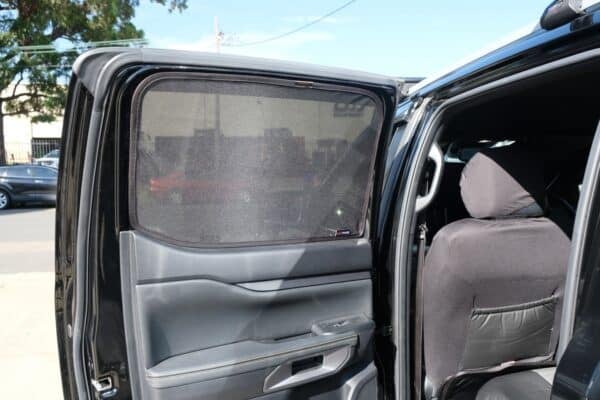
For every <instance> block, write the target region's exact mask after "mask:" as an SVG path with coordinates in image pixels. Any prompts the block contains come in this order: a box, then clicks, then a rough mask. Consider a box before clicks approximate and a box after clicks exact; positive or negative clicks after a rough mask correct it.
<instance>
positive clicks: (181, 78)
mask: <svg viewBox="0 0 600 400" xmlns="http://www.w3.org/2000/svg"><path fill="white" fill-rule="evenodd" d="M100 53H102V51H98V52H95V53H94V54H92V55H90V56H89V58H87V59H84V60H83V61H82V60H80V61H78V63H76V66H75V68H74V70H75V73H76V74H79V75H81V76H79V78H80V79H81V82H83V84H84V85H85V86H86V87H87V88H88V89H90V91H91V94H92V96H94V98H95V100H94V107H93V108H94V110H96V111H98V113H97V114H94V115H95V116H96V117H97V119H98V118H99V119H100V120H96V122H95V123H93V124H90V128H89V129H90V136H89V137H90V140H92V141H91V142H88V143H92V144H94V145H93V146H92V145H90V146H88V149H87V150H86V151H87V152H97V153H96V154H95V155H94V156H90V155H88V154H86V162H85V165H86V166H89V168H90V169H84V172H85V171H87V172H88V173H89V174H90V175H89V176H88V177H87V178H86V180H84V182H87V183H90V186H89V190H90V193H89V194H88V195H89V197H86V196H88V195H85V188H87V186H86V187H82V196H81V202H82V203H81V204H80V206H79V208H80V214H79V215H80V216H82V215H84V214H85V212H84V211H85V210H83V208H82V207H86V205H84V204H83V203H85V202H87V200H86V199H89V200H90V203H91V208H90V209H89V211H90V212H89V214H90V215H91V218H90V219H89V220H88V219H86V218H83V217H80V218H79V222H78V224H79V226H78V233H81V234H82V235H81V236H80V237H81V241H85V240H87V242H85V243H84V244H82V245H81V246H79V245H78V249H81V250H82V253H81V254H85V253H86V252H87V255H88V256H87V258H84V257H80V253H78V258H81V260H86V263H87V264H86V265H85V266H83V265H82V266H78V268H80V267H83V268H88V270H87V271H85V272H84V273H85V274H87V277H86V280H87V282H88V283H89V284H90V287H89V289H88V290H89V292H88V293H86V294H85V295H82V296H78V297H77V301H88V303H84V302H80V303H78V304H79V305H80V306H79V307H81V305H85V304H87V307H88V314H87V316H88V317H87V318H88V319H87V320H86V319H85V318H83V317H82V318H81V319H79V320H76V322H75V324H79V323H80V322H78V321H82V323H83V324H82V325H81V327H79V325H78V326H77V327H76V328H75V332H76V333H78V332H82V333H83V335H81V336H80V335H79V334H77V335H75V336H74V337H75V338H76V339H77V340H80V339H81V342H82V343H83V346H84V347H83V348H84V352H83V355H84V357H88V358H86V360H87V362H88V364H87V365H86V367H85V368H87V369H88V372H89V375H88V376H89V377H90V378H91V380H92V382H93V383H94V388H95V389H96V391H97V393H98V394H99V395H110V396H113V397H117V398H121V396H123V397H122V398H129V397H128V396H129V393H130V392H129V390H131V396H132V397H133V398H144V399H146V398H148V399H174V400H178V399H212V398H215V399H216V398H220V399H225V398H226V399H249V398H264V399H296V398H302V399H305V398H315V399H317V398H319V399H346V398H373V397H375V396H376V391H377V384H376V378H377V368H376V367H375V365H374V362H373V361H374V353H373V337H374V334H375V322H374V321H373V318H374V317H373V291H374V285H373V269H374V268H375V265H374V261H373V260H374V256H373V251H372V241H371V238H370V233H369V230H370V229H371V225H370V224H371V222H370V220H368V219H367V217H366V215H367V214H368V215H371V214H372V213H374V212H375V210H376V208H375V207H376V205H377V202H376V201H375V200H374V199H375V198H376V197H377V196H378V190H379V189H380V188H379V187H378V186H377V184H378V183H379V182H380V179H381V177H382V175H381V176H380V174H381V173H382V172H380V171H379V169H378V167H379V165H380V164H382V160H380V157H382V156H383V155H384V154H385V151H384V150H383V148H382V147H381V146H383V147H385V145H386V144H387V142H388V133H389V127H390V125H391V121H392V115H391V111H392V110H393V109H394V105H395V100H396V97H395V96H396V90H397V89H398V85H397V82H396V81H394V80H392V79H387V78H382V77H374V76H370V75H365V76H362V75H354V74H353V73H349V72H348V71H342V72H339V73H335V72H329V71H327V70H326V69H320V68H314V67H304V66H297V65H293V64H291V65H290V64H287V63H281V64H277V63H274V62H272V61H261V60H252V61H246V60H244V59H243V58H241V59H240V58H237V57H219V56H217V57H214V55H210V57H208V56H200V57H198V56H197V55H192V54H188V53H177V54H174V55H173V57H170V56H169V54H167V53H170V52H167V53H162V52H155V51H145V50H143V51H142V52H139V51H138V50H135V51H133V50H132V51H129V50H126V51H124V52H121V51H116V50H114V49H113V50H110V51H109V50H106V53H103V54H100ZM168 56H169V57H168ZM184 61H185V62H184ZM123 63H125V64H123ZM165 64H168V65H165ZM118 65H121V66H122V67H123V69H119V68H117V66H118ZM99 70H100V71H102V74H101V75H100V78H102V79H100V80H99V81H98V82H96V81H95V79H96V77H95V76H94V77H92V76H87V75H88V71H99ZM266 71H268V72H266ZM105 75H106V76H105ZM108 78H110V79H108ZM90 79H91V81H90ZM156 82H158V83H157V84H156ZM165 82H166V83H165ZM182 82H183V83H182ZM111 85H112V86H111ZM153 85H154V86H153ZM236 85H237V86H236ZM149 87H150V88H151V89H152V90H154V92H153V96H154V97H150V100H149V103H148V104H150V106H151V107H150V106H148V107H149V109H148V110H149V111H148V113H147V114H148V115H150V117H151V118H149V120H148V121H146V122H144V119H143V118H144V114H142V113H141V112H140V111H139V110H138V108H139V107H140V104H142V105H143V104H145V103H144V100H143V99H144V98H143V97H141V95H140V93H142V94H144V93H146V92H144V91H145V90H147V89H148V88H149ZM265 88H266V89H265ZM207 90H213V91H214V94H213V93H212V92H211V93H209V95H206V96H205V95H204V94H203V93H205V91H207ZM318 91H322V93H325V97H319V96H320V94H321V92H318ZM286 92H289V93H291V94H290V95H289V96H286ZM197 93H201V95H198V94H197ZM175 95H177V96H179V97H178V99H179V100H176V101H171V99H170V98H169V96H171V97H173V96H175ZM136 96H137V97H136ZM194 96H195V97H194ZM203 96H204V97H203ZM211 96H212V97H211ZM235 96H238V97H240V98H241V100H239V101H237V100H236V99H235ZM215 99H216V100H215ZM290 99H291V100H290ZM367 100H368V101H367ZM236 101H237V103H236ZM319 101H322V103H323V105H318V107H317V106H311V105H310V104H309V105H308V106H306V104H308V103H310V102H312V103H314V104H316V103H318V102H319ZM190 104H192V105H193V107H192V106H190ZM207 104H208V105H207ZM365 105H367V109H366V110H367V111H366V112H369V113H371V112H372V113H373V114H372V116H371V114H361V113H363V112H364V111H363V110H365ZM278 107H279V109H277V108H278ZM286 107H287V108H286ZM306 107H309V109H310V107H312V109H311V110H313V111H311V112H310V114H307V111H310V110H309V109H307V108H306ZM369 107H370V108H369ZM278 110H279V111H278ZM207 114H208V115H209V117H206V118H204V119H202V115H207ZM173 115H177V117H173ZM322 115H326V116H328V117H326V118H325V119H323V118H322ZM152 118H154V119H152ZM252 118H254V119H252ZM327 118H329V120H328V119H327ZM332 118H333V119H332ZM92 119H93V118H92ZM336 119H339V120H336ZM288 120H291V121H292V122H290V124H291V125H289V128H288V125H286V121H288ZM140 121H141V122H140ZM182 121H183V122H182ZM214 121H220V125H219V124H218V125H217V127H214V126H213V124H215V122H214ZM339 121H343V122H342V123H339V124H338V122H339ZM317 122H319V123H324V124H325V125H323V127H321V125H318V124H317ZM294 124H295V125H294ZM327 124H328V125H327ZM336 124H337V125H336ZM365 128H368V129H365ZM311 132H313V133H311ZM315 132H317V133H315ZM318 132H321V133H318ZM319 135H320V136H319ZM348 135H350V136H348ZM346 136H348V139H346ZM92 137H94V139H91V138H92ZM167 139H168V140H167ZM319 140H320V141H319ZM207 149H208V150H207ZM223 149H224V150H223ZM90 157H92V159H91V160H90ZM94 157H95V158H94ZM336 174H338V175H340V176H341V178H340V179H338V180H332V179H331V177H332V176H334V178H335V175H336ZM240 177H241V178H240ZM336 179H337V178H336ZM248 188H250V189H248ZM352 188H357V189H358V190H359V194H358V195H359V196H361V197H360V198H357V199H355V198H354V197H352V196H356V194H354V192H352V190H350V189H352ZM59 195H60V194H59ZM311 196H312V197H311ZM111 201H114V202H115V204H114V205H115V207H114V208H113V207H111V205H112V204H111ZM311 202H316V203H314V204H313V203H311ZM311 204H312V205H311ZM353 206H354V207H353ZM358 217H360V218H358ZM349 220H350V221H351V223H348V224H346V222H335V221H349ZM311 221H314V222H311ZM331 221H334V222H331ZM86 232H87V233H86ZM85 235H88V236H85ZM78 241H79V239H78ZM117 249H118V254H115V253H117V251H115V250H117ZM57 257H60V255H57ZM115 273H116V276H115ZM115 279H116V280H118V283H119V284H118V285H116V284H115ZM79 288H81V285H79V286H78V289H77V290H80V289H79ZM82 290H83V289H82ZM86 296H89V297H86ZM86 298H87V299H89V300H86ZM119 306H121V307H119ZM119 310H122V315H120V314H119ZM121 318H122V320H120V319H121ZM66 329H67V330H68V329H70V327H66ZM121 329H122V330H123V333H124V340H123V342H121V339H118V338H116V337H115V335H117V336H118V335H119V334H120V333H121ZM86 343H87V344H86ZM121 343H124V345H125V347H126V356H127V357H126V361H125V362H123V361H121V360H123V357H122V354H121V353H119V352H120V345H121ZM109 346H110V347H109ZM75 350H77V348H76V345H75ZM75 350H74V351H73V357H74V364H75V365H76V364H77V362H79V359H78V358H77V354H81V353H78V351H75ZM86 352H87V353H86ZM87 354H89V356H88V355H87ZM76 378H77V379H80V381H79V382H81V377H76ZM78 390H79V388H78ZM79 393H81V391H80V392H79Z"/></svg>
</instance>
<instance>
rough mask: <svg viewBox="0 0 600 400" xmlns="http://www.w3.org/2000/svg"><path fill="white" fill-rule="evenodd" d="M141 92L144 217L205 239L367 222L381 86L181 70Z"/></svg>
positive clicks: (140, 220) (164, 232)
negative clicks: (320, 84) (220, 76)
mask: <svg viewBox="0 0 600 400" xmlns="http://www.w3.org/2000/svg"><path fill="white" fill-rule="evenodd" d="M139 96H140V97H138V99H137V100H136V101H135V104H136V105H134V107H135V109H134V113H136V124H135V132H134V137H135V140H133V141H132V146H133V149H134V152H133V154H134V155H133V157H132V163H133V168H134V171H135V172H134V182H132V184H133V187H134V191H133V193H134V196H133V198H132V199H131V210H132V214H133V215H132V217H133V220H134V222H135V223H136V224H137V225H138V227H140V228H142V229H145V230H147V231H150V232H152V233H156V234H159V235H161V236H163V237H167V238H170V239H174V240H177V241H181V242H188V243H192V244H198V245H215V244H235V243H248V242H279V241H306V240H315V239H323V238H340V237H352V236H359V235H361V234H362V231H363V225H364V219H365V214H366V206H367V201H368V194H369V193H370V190H369V182H370V176H371V171H372V169H373V165H372V164H373V159H374V153H375V146H376V141H377V137H378V133H379V130H380V124H381V108H380V106H379V102H378V101H377V100H375V99H374V98H373V97H371V96H370V95H369V94H367V93H363V92H358V91H354V92H349V91H345V90H341V89H339V88H333V87H331V88H330V87H327V88H314V87H311V88H307V87H304V88H302V87H297V86H286V85H282V84H267V83H258V82H248V81H245V82H244V81H230V80H199V79H194V78H189V79H183V78H174V77H172V78H168V79H166V78H162V79H161V80H158V81H156V82H154V83H152V84H150V85H149V87H147V88H146V89H145V90H143V91H142V94H141V95H139Z"/></svg>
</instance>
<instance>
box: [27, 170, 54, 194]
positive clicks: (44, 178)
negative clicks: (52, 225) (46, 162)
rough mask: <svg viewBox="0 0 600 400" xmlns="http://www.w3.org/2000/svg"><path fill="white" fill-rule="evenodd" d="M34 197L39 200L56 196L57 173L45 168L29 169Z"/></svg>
mask: <svg viewBox="0 0 600 400" xmlns="http://www.w3.org/2000/svg"><path fill="white" fill-rule="evenodd" d="M29 170H30V172H31V174H32V180H33V185H34V187H35V189H34V190H35V196H36V197H38V198H40V199H42V200H43V199H50V198H52V197H53V196H55V195H56V179H57V175H58V174H57V171H56V170H54V169H53V168H47V167H30V168H29Z"/></svg>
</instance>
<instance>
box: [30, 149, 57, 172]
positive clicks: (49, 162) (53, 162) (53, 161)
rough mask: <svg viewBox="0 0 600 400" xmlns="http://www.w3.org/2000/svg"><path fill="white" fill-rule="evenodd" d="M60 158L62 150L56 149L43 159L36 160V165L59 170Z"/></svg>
mask: <svg viewBox="0 0 600 400" xmlns="http://www.w3.org/2000/svg"><path fill="white" fill-rule="evenodd" d="M59 158H60V150H59V149H54V150H52V151H50V152H48V153H46V154H45V155H44V156H43V157H40V158H36V159H35V160H34V164H39V165H44V166H46V167H52V168H58V160H59Z"/></svg>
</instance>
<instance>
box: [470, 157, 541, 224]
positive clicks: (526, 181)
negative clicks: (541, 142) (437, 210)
mask: <svg viewBox="0 0 600 400" xmlns="http://www.w3.org/2000/svg"><path fill="white" fill-rule="evenodd" d="M542 165H543V164H542V162H541V161H540V159H538V158H537V157H535V156H534V155H533V154H531V153H529V152H527V151H525V150H524V149H522V148H521V147H520V146H518V145H512V146H508V147H500V148H495V149H486V150H483V151H480V152H478V153H477V154H475V155H474V156H473V158H471V159H470V160H469V162H468V163H467V165H465V167H464V169H463V171H462V176H461V178H460V193H461V196H462V199H463V203H464V204H465V207H466V209H467V211H468V212H469V214H470V215H471V217H473V218H503V217H504V218H506V217H539V216H541V215H543V214H544V212H543V209H542V207H541V206H540V204H543V198H544V175H543V166H542Z"/></svg>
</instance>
